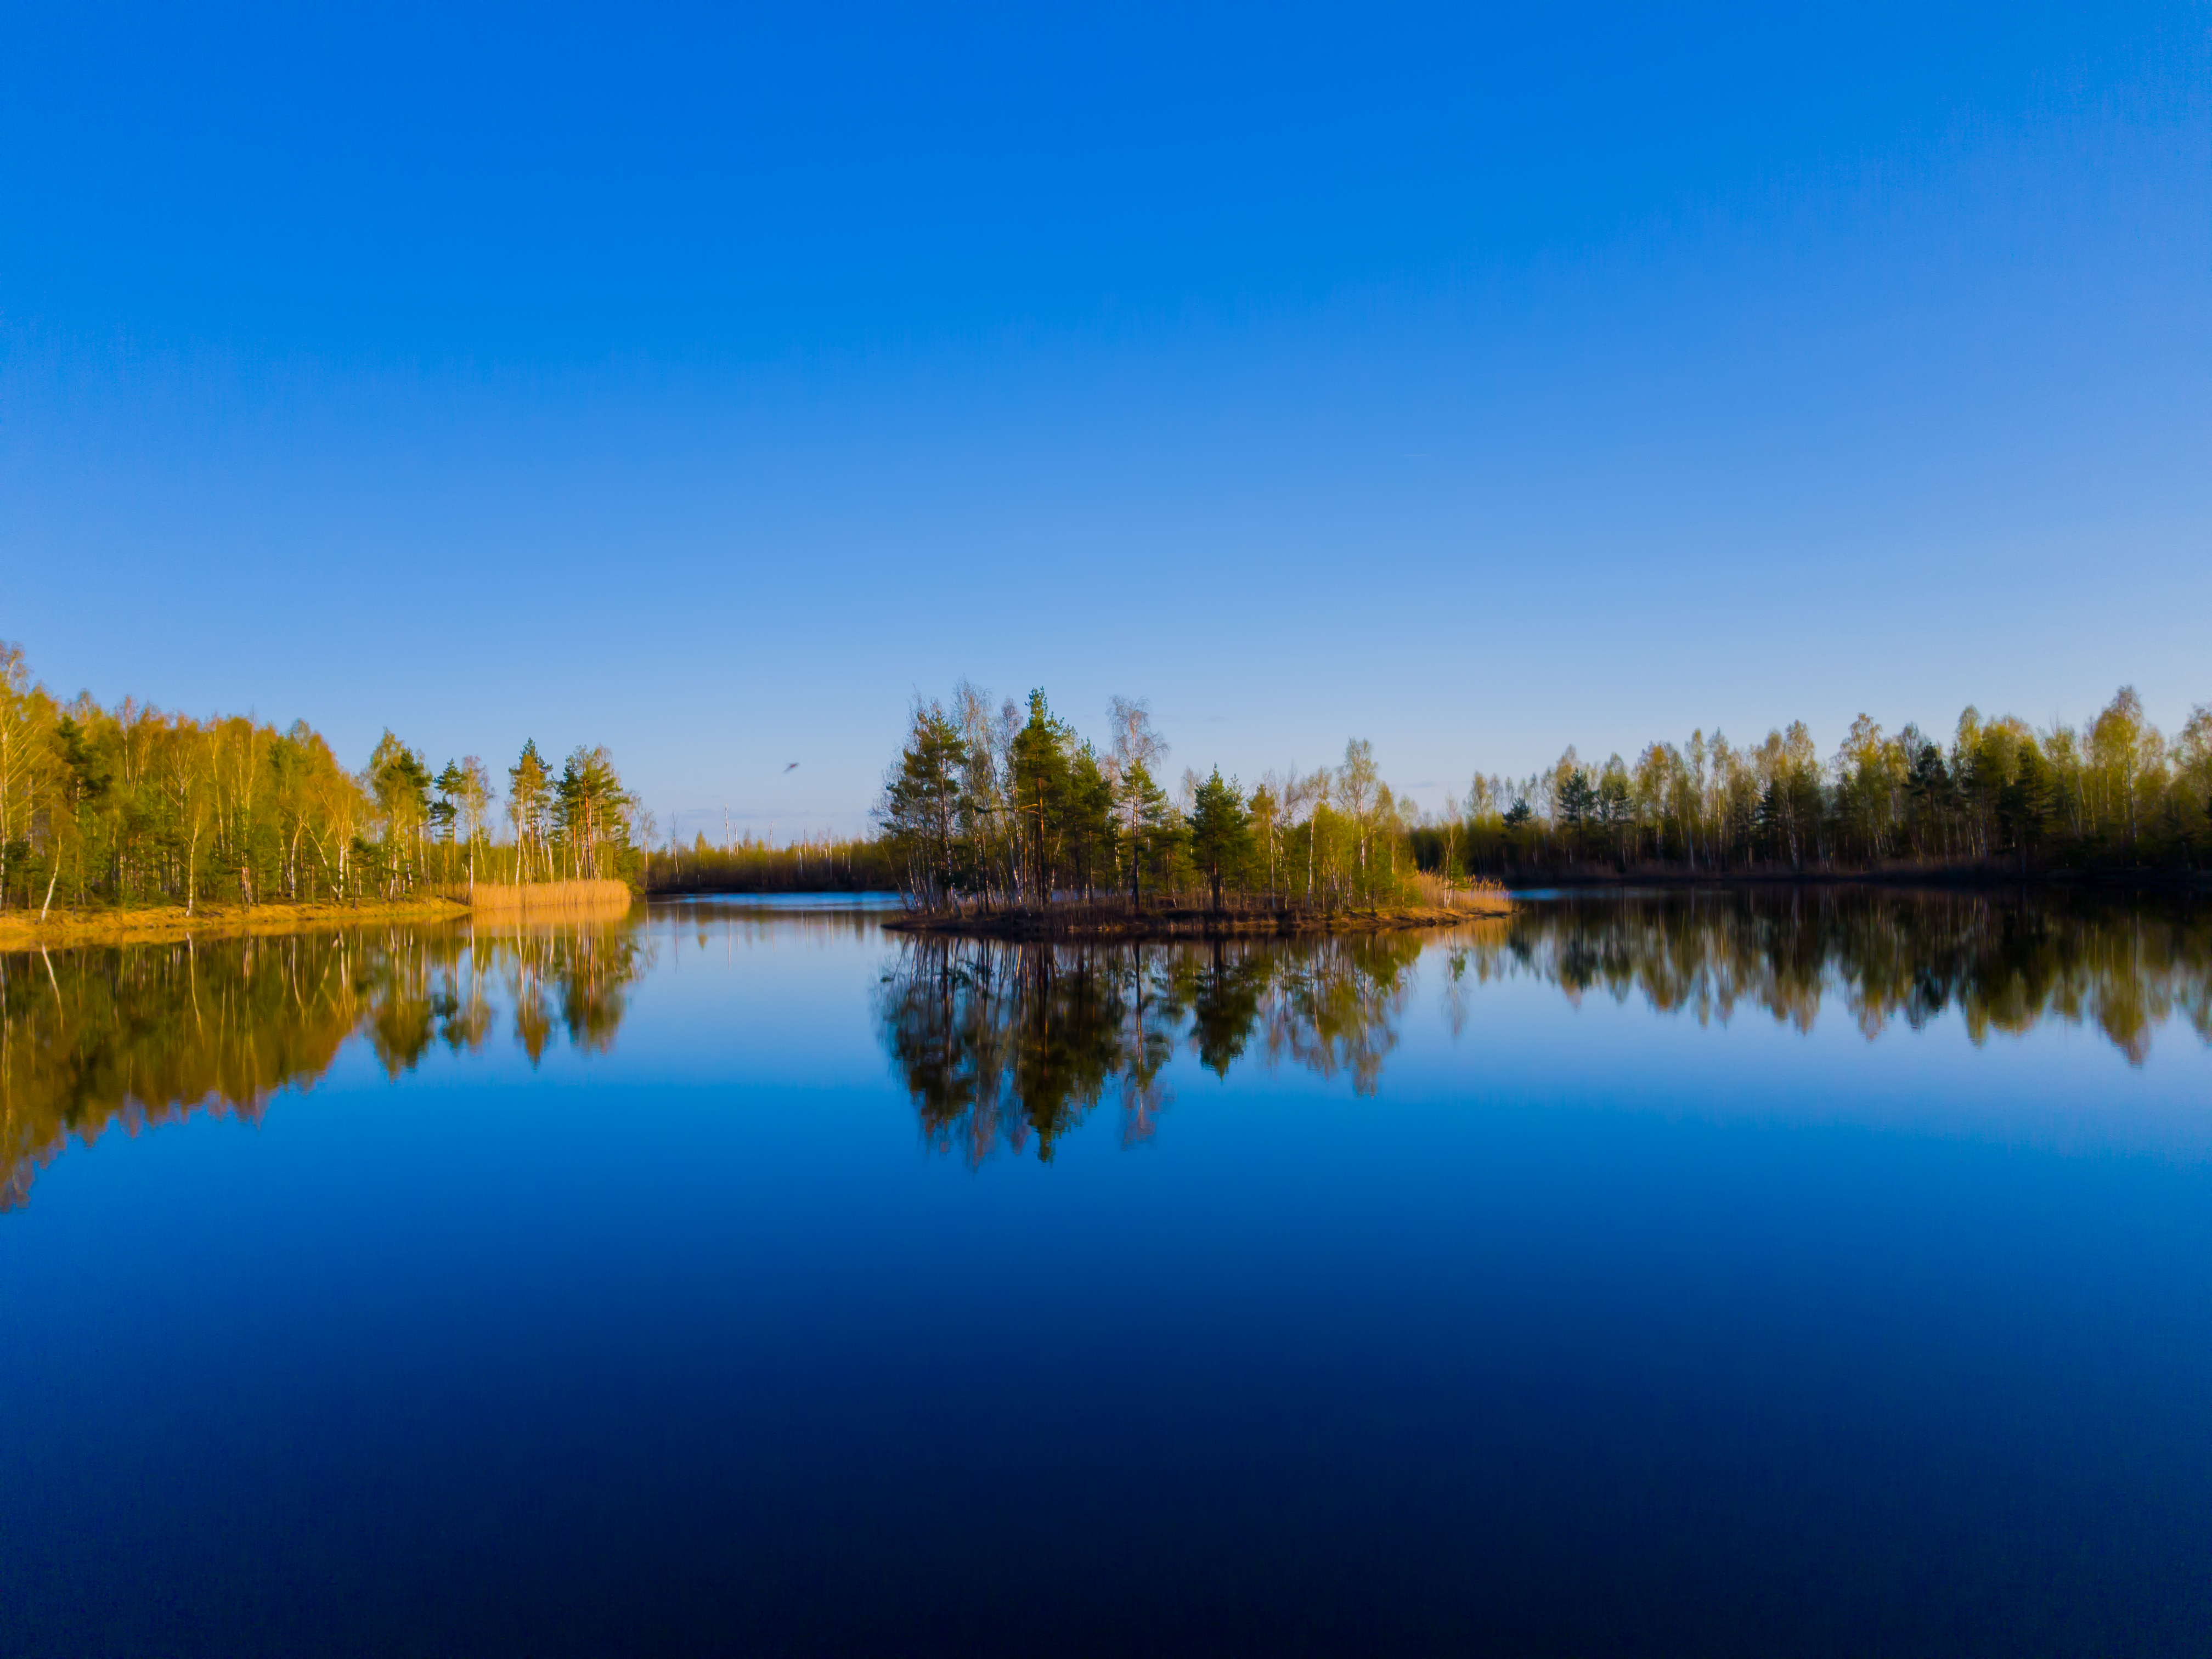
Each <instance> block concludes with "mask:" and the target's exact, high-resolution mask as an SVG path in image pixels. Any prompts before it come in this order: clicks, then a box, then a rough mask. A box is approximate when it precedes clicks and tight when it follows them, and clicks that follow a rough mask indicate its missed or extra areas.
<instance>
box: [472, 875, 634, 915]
mask: <svg viewBox="0 0 2212 1659" xmlns="http://www.w3.org/2000/svg"><path fill="white" fill-rule="evenodd" d="M446 896H447V897H449V898H455V899H459V901H460V902H462V903H464V904H465V905H467V906H468V907H469V908H471V910H473V911H475V912H476V913H477V915H480V916H482V915H510V916H512V915H522V916H546V915H563V916H573V915H591V916H604V915H621V914H622V913H623V911H625V910H628V909H629V907H630V902H631V898H632V895H631V893H630V890H629V884H627V883H625V882H619V881H531V882H523V883H521V884H514V883H510V882H489V881H480V882H478V883H477V884H476V885H475V886H474V887H454V888H449V889H447V890H446Z"/></svg>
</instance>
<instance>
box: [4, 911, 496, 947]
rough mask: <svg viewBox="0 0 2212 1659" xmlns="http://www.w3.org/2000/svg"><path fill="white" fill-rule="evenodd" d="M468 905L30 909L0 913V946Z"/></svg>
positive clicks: (350, 922)
mask: <svg viewBox="0 0 2212 1659" xmlns="http://www.w3.org/2000/svg"><path fill="white" fill-rule="evenodd" d="M468 914H469V907H468V906H467V905H465V904H457V903H455V902H453V901H452V900H451V899H444V898H410V899H402V900H399V901H397V902H392V903H362V904H251V905H248V904H203V905H200V906H198V907H197V908H195V909H194V910H193V911H192V913H191V915H185V907H184V906H183V905H181V904H165V905H154V906H149V907H147V908H143V909H120V910H64V909H61V908H55V909H54V910H52V911H51V912H50V913H48V915H47V916H46V920H45V921H40V919H39V913H38V912H37V911H35V910H25V911H13V912H10V913H9V914H8V915H0V950H6V951H28V950H35V949H36V948H38V947H39V946H40V945H150V944H159V943H161V942H162V941H164V940H167V939H192V938H198V939H235V938H240V937H242V936H244V935H246V934H249V933H302V932H306V931H309V930H312V929H315V928H323V927H356V926H358V925H359V924H360V923H362V922H365V921H457V920H459V918H461V917H463V916H465V915H468Z"/></svg>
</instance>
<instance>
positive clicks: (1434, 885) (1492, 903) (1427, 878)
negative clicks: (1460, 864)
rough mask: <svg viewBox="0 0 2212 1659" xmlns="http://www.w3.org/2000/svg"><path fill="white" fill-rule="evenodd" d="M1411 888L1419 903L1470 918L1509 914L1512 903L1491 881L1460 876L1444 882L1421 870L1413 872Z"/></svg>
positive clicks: (1502, 888)
mask: <svg viewBox="0 0 2212 1659" xmlns="http://www.w3.org/2000/svg"><path fill="white" fill-rule="evenodd" d="M1413 886H1414V888H1415V890H1417V891H1418V892H1419V894H1420V896H1421V902H1422V903H1424V904H1427V905H1431V906H1433V907H1435V908H1437V909H1439V910H1456V911H1464V912H1465V913H1466V914H1468V915H1472V916H1503V915H1511V914H1512V910H1513V901H1512V900H1510V899H1509V898H1508V897H1506V896H1505V889H1504V887H1502V886H1500V885H1499V884H1498V883H1496V882H1494V881H1485V880H1483V879H1481V878H1479V877H1477V878H1468V877H1466V876H1462V877H1461V878H1459V879H1457V880H1456V881H1453V882H1449V883H1447V882H1446V881H1445V880H1444V878H1443V877H1442V876H1439V875H1437V874H1435V873H1433V872H1430V871H1427V870H1421V871H1417V872H1415V873H1414V876H1413Z"/></svg>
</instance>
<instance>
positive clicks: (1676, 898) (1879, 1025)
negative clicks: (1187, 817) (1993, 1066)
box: [877, 889, 2212, 1164]
mask: <svg viewBox="0 0 2212 1659" xmlns="http://www.w3.org/2000/svg"><path fill="white" fill-rule="evenodd" d="M1428 946H1433V947H1434V948H1435V950H1436V951H1437V957H1438V964H1437V965H1438V966H1439V967H1440V968H1441V969H1442V972H1443V1000H1444V1011H1445V1016H1446V1018H1447V1020H1448V1021H1449V1024H1450V1025H1451V1028H1452V1030H1453V1031H1454V1033H1455V1035H1456V1034H1457V1032H1458V1031H1459V1030H1460V1029H1461V1028H1462V1025H1463V1024H1464V1022H1465V1020H1466V1018H1467V1014H1468V1006H1469V999H1470V998H1471V996H1473V995H1474V994H1477V993H1478V991H1479V989H1480V987H1481V986H1483V985H1484V984H1486V983H1490V982H1494V981H1498V980H1502V979H1505V978H1509V977H1522V976H1533V977H1534V978H1536V979H1539V980H1541V981H1545V982H1547V983H1549V984H1552V985H1555V986H1557V987H1559V989H1560V990H1561V991H1563V992H1564V993H1565V994H1566V996H1567V997H1568V998H1569V1000H1579V999H1580V998H1582V997H1583V996H1584V995H1585V994H1589V993H1592V992H1598V993H1601V994H1609V995H1611V996H1612V997H1613V998H1615V999H1616V1000H1624V1001H1625V1000H1628V999H1629V998H1631V997H1640V998H1641V999H1642V1000H1644V1003H1645V1004H1646V1005H1647V1006H1650V1008H1651V1009H1653V1010H1654V1011H1655V1012H1660V1013H1664V1014H1689V1015H1692V1016H1693V1017H1695V1018H1697V1019H1698V1020H1699V1022H1700V1023H1701V1024H1707V1023H1717V1024H1726V1023H1727V1022H1728V1020H1729V1018H1731V1017H1732V1016H1733V1015H1734V1014H1735V1012H1737V1011H1738V1010H1739V1009H1742V1008H1751V1009H1755V1010H1758V1011H1760V1012H1764V1013H1766V1014H1768V1015H1770V1016H1771V1017H1772V1018H1775V1019H1777V1020H1778V1021H1782V1022H1785V1023H1787V1024H1792V1025H1794V1026H1796V1028H1797V1029H1799V1030H1811V1029H1812V1027H1813V1025H1814V1022H1815V1020H1816V1019H1817V1018H1818V1017H1819V1016H1820V1013H1821V1012H1822V1011H1823V1009H1824V1008H1826V1007H1828V1006H1839V1007H1840V1008H1841V1009H1842V1010H1843V1011H1844V1012H1846V1013H1847V1014H1848V1015H1849V1017H1850V1018H1851V1019H1852V1020H1854V1021H1855V1022H1856V1023H1857V1026H1858V1028H1859V1029H1860V1030H1862V1031H1863V1032H1864V1033H1865V1034H1866V1036H1869V1038H1872V1037H1875V1036H1879V1035H1880V1034H1881V1032H1882V1031H1884V1030H1887V1029H1888V1028H1889V1026H1890V1025H1891V1024H1893V1022H1898V1021H1902V1022H1903V1023H1904V1024H1905V1025H1907V1026H1909V1027H1911V1028H1914V1029H1917V1028H1919V1027H1921V1026H1923V1025H1924V1024H1927V1023H1928V1022H1929V1020H1930V1019H1932V1018H1936V1016H1938V1015H1940V1014H1942V1013H1945V1012H1949V1011H1955V1012H1957V1013H1958V1014H1959V1016H1960V1018H1961V1019H1962V1020H1963V1021H1964V1023H1965V1024H1966V1030H1967V1031H1968V1033H1969V1034H1970V1035H1971V1036H1972V1038H1973V1040H1974V1041H1975V1042H1984V1041H1985V1040H1986V1039H1987V1037H1988V1036H1989V1034H1990V1032H1991V1031H2000V1032H2006V1033H2010V1034H2015V1035H2017V1034H2020V1033H2024V1032H2026V1031H2027V1030H2031V1029H2032V1028H2033V1027H2034V1026H2036V1025H2038V1024H2042V1023H2044V1022H2046V1021H2051V1020H2059V1021H2064V1022H2067V1023H2069V1024H2090V1025H2093V1026H2094V1027H2095V1028H2096V1029H2097V1030H2100V1031H2101V1032H2102V1033H2103V1034H2104V1035H2105V1036H2106V1037H2108V1038H2109V1039H2110V1040H2111V1041H2112V1043H2113V1044H2114V1045H2115V1046H2116V1047H2117V1048H2118V1049H2119V1050H2120V1051H2121V1053H2122V1054H2124V1055H2125V1056H2126V1057H2127V1059H2128V1060H2129V1061H2130V1063H2131V1064H2135V1065H2141V1064H2142V1062H2143V1060H2145V1058H2146V1057H2147V1056H2148V1054H2149V1051H2150V1042H2151V1036H2152V1033H2153V1031H2154V1030H2155V1029H2156V1028H2157V1027H2158V1026H2159V1025H2160V1024H2164V1023H2165V1022H2166V1021H2168V1020H2170V1019H2172V1018H2175V1017H2176V1016H2179V1017H2181V1018H2184V1019H2185V1020H2186V1021H2187V1023H2188V1024H2190V1025H2191V1026H2192V1027H2194V1028H2195V1030H2196V1031H2197V1034H2198V1035H2199V1036H2202V1037H2204V1038H2206V1039H2207V1040H2208V1041H2212V915H2208V912H2207V911H2206V910H2205V909H2204V908H2203V907H2202V906H2199V905H2193V904H2191V903H2189V902H2185V901H2175V902H2130V903H2127V904H2124V905H2116V904H2097V903H2090V902H2051V901H2038V902H2022V901H2020V900H2015V899H2004V898H1992V897H1990V896H1980V895H1960V894H1941V893H1938V894H1910V893H1907V894H1899V893H1891V892H1883V891H1869V890H1850V889H1828V890H1818V889H1812V890H1796V891H1790V892H1782V893H1733V894H1680V895H1669V896H1627V897H1623V896H1618V895H1612V894H1607V895H1601V896H1590V897H1588V898H1584V899H1580V900H1572V899H1557V900H1552V901H1547V902H1534V903H1530V904H1528V905H1526V906H1524V907H1523V908H1522V909H1520V910H1518V911H1517V912H1516V914H1515V915H1514V916H1513V917H1512V918H1511V919H1510V920H1509V921H1495V922H1483V923H1476V924H1473V925H1470V926H1469V927H1465V928H1462V929H1459V930H1456V931H1455V932H1454V933H1449V934H1446V935H1443V936H1436V935H1431V936H1429V937H1428V938H1427V939H1425V940H1423V939H1416V938H1413V937H1411V936H1408V935H1405V934H1392V935H1385V936H1383V937H1380V938H1368V939H1357V938H1354V939H1323V940H1317V941H1316V940H1264V941H1263V940H1225V941H1219V942H1217V943H1213V944H1211V945H1198V944H1169V945H1152V946H1144V947H1132V946H1116V945H1082V946H1074V945H1058V946H1054V945H1009V944H1003V943H995V942H994V943H978V942H965V943H963V942H958V941H945V940H942V939H908V940H903V941H902V942H901V943H900V944H899V945H898V946H897V947H896V952H895V954H894V956H893V957H892V960H891V964H890V970H889V971H888V972H886V973H885V974H884V977H883V981H882V984H881V985H880V987H878V995H877V1005H878V1006H877V1012H878V1024H879V1027H880V1030H881V1033H882V1037H883V1042H884V1047H885V1048H886V1050H887V1051H888V1052H889V1054H890V1057H891V1060H892V1063H893V1066H894V1068H895V1070H896V1073H897V1075H898V1077H899V1079H900V1080H901V1081H902V1083H903V1084H904V1085H905V1086H906V1089H907V1091H908V1093H909V1094H910V1095H911V1096H912V1097H913V1101H914V1104H915V1110H916V1112H917V1113H918V1114H919V1115H920V1118H921V1127H922V1132H923V1135H924V1138H925V1139H926V1140H927V1143H928V1145H929V1146H931V1147H932V1148H933V1150H936V1151H939V1152H957V1153H958V1154H959V1155H960V1156H962V1157H963V1158H965V1159H967V1161H968V1162H969V1164H981V1162H982V1161H983V1160H984V1159H985V1158H988V1157H989V1156H990V1155H991V1154H992V1153H993V1152H996V1151H998V1150H1000V1149H1001V1148H1003V1149H1006V1150H1008V1151H1012V1152H1025V1151H1026V1150H1028V1149H1029V1148H1030V1147H1031V1146H1034V1147H1035V1149H1036V1153H1037V1156H1038V1157H1040V1158H1050V1157H1051V1156H1052V1153H1053V1148H1054V1144H1055V1143H1056V1141H1057V1140H1058V1139H1059V1138H1060V1136H1061V1135H1063V1134H1065V1133H1066V1132H1067V1130H1068V1129H1070V1128H1071V1127H1073V1126H1074V1125H1075V1124H1077V1123H1079V1122H1080V1121H1083V1119H1084V1118H1085V1117H1086V1116H1087V1115H1089V1114H1090V1113H1091V1110H1092V1109H1094V1108H1096V1107H1097V1105H1098V1103H1100V1102H1101V1101H1102V1100H1103V1099H1105V1098H1106V1097H1108V1096H1109V1094H1110V1095H1112V1096H1113V1097H1115V1098H1116V1099H1117V1100H1118V1102H1119V1103H1120V1108H1121V1137H1122V1139H1123V1142H1124V1143H1125V1144H1131V1143H1134V1142H1137V1141H1141V1140H1143V1139H1146V1137H1147V1136H1149V1135H1150V1134H1151V1133H1152V1128H1153V1126H1154V1124H1155V1122H1156V1121H1157V1120H1158V1115H1159V1113H1160V1112H1161V1110H1163V1109H1164V1108H1165V1107H1166V1106H1167V1104H1168V1103H1169V1101H1170V1091H1169V1089H1168V1087H1167V1085H1166V1084H1165V1082H1164V1068H1165V1066H1166V1063H1167V1060H1168V1059H1169V1058H1170V1056H1171V1055H1172V1054H1175V1053H1176V1051H1177V1050H1178V1049H1184V1050H1187V1051H1188V1053H1190V1054H1192V1055H1194V1056H1195V1057H1196V1059H1197V1060H1199V1062H1200V1064H1202V1065H1204V1066H1206V1067H1208V1068H1209V1069H1210V1070H1212V1071H1213V1072H1215V1073H1217V1074H1220V1075H1226V1074H1227V1073H1228V1072H1229V1070H1230V1068H1231V1066H1235V1065H1237V1064H1239V1063H1240V1062H1244V1061H1247V1060H1257V1061H1259V1062H1260V1063H1261V1064H1264V1065H1266V1066H1270V1067H1273V1066H1279V1065H1281V1064H1282V1063H1284V1062H1285V1061H1288V1062H1290V1063H1291V1064H1293V1065H1296V1066H1302V1067H1304V1068H1305V1069H1306V1070H1308V1071H1310V1072H1312V1073H1315V1074H1316V1075H1318V1076H1320V1077H1323V1078H1331V1079H1334V1078H1343V1079H1346V1080H1348V1081H1349V1083H1350V1085H1351V1086H1352V1090H1353V1091H1354V1092H1355V1093H1358V1094H1370V1093H1372V1092H1373V1091H1375V1089H1376V1086H1377V1084H1378V1082H1379V1081H1380V1079H1381V1077H1382V1073H1383V1065H1384V1062H1385V1060H1387V1059H1388V1057H1389V1054H1390V1052H1391V1050H1392V1049H1393V1048H1395V1047H1396V1045H1397V1042H1398V1040H1399V1030H1400V1025H1401V1020H1402V1018H1403V1017H1404V1014H1405V1010H1406V1007H1407V1002H1408V1000H1409V997H1410V995H1411V993H1412V989H1413V984H1414V981H1415V977H1416V970H1415V963H1416V961H1417V958H1418V957H1419V956H1420V955H1421V954H1422V952H1423V951H1424V949H1425V948H1426V947H1428Z"/></svg>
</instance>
